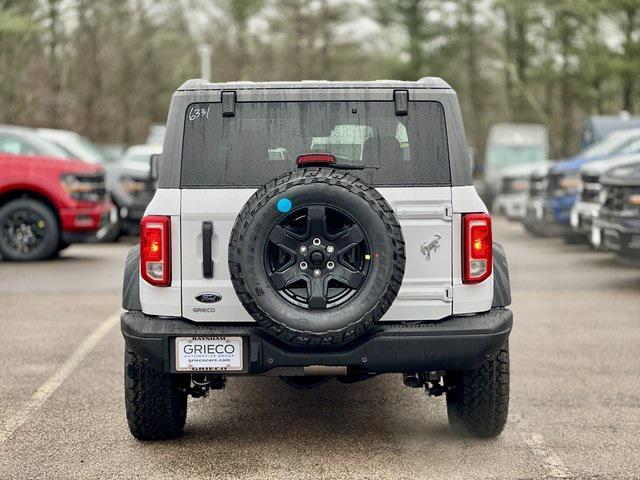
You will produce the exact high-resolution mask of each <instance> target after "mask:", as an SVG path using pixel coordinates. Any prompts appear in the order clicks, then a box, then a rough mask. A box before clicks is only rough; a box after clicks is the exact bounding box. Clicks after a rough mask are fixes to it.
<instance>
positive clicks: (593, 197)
mask: <svg viewBox="0 0 640 480" xmlns="http://www.w3.org/2000/svg"><path fill="white" fill-rule="evenodd" d="M637 162H640V154H637V153H636V154H631V155H621V156H614V157H612V158H608V159H605V160H599V161H597V162H589V163H586V164H585V165H583V166H582V167H580V180H581V182H580V183H581V187H580V192H579V194H578V201H577V202H576V204H575V205H574V206H573V208H572V210H571V220H570V223H571V228H573V230H574V231H575V232H577V233H580V234H582V235H584V236H585V237H587V238H589V239H591V238H592V236H593V219H594V218H595V217H597V216H598V214H599V211H600V207H601V203H600V192H601V191H602V186H601V184H600V176H601V175H602V174H603V173H605V172H607V171H608V170H611V169H612V168H616V167H622V166H625V165H631V164H634V163H637ZM594 246H595V245H594Z"/></svg>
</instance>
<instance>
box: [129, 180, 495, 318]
mask: <svg viewBox="0 0 640 480" xmlns="http://www.w3.org/2000/svg"><path fill="white" fill-rule="evenodd" d="M254 191H255V190H254V189H182V190H179V189H159V190H158V191H157V192H156V195H155V197H154V199H153V201H152V202H151V204H150V205H149V207H148V208H147V211H146V215H170V216H171V217H172V221H171V240H172V283H171V286H170V287H153V286H151V285H149V284H147V283H146V282H145V281H144V280H142V279H140V300H141V304H142V310H143V311H144V312H145V313H147V314H152V315H162V316H183V317H185V318H188V319H190V320H193V321H196V322H253V319H252V318H251V317H250V316H249V314H248V313H247V312H246V310H245V309H244V308H243V307H242V305H241V303H240V301H239V299H238V297H237V296H236V294H235V291H234V289H233V285H232V284H231V279H230V274H229V268H228V258H227V248H228V243H229V237H230V234H231V229H232V228H233V224H234V222H235V219H236V217H237V216H238V214H239V212H240V210H241V209H242V207H243V205H244V204H245V202H246V201H247V200H248V198H249V197H250V196H251V195H252V194H253V193H254ZM379 192H380V193H381V194H382V195H383V196H384V197H385V199H386V200H387V202H389V204H390V205H391V207H392V208H393V210H394V211H395V214H396V216H397V218H398V220H399V221H400V225H401V226H402V231H403V235H404V240H405V244H406V256H407V261H406V269H405V275H404V279H403V282H402V286H401V288H400V292H399V294H398V298H397V299H396V300H395V302H394V303H393V305H392V306H391V308H390V309H389V311H388V312H387V313H386V314H385V315H384V317H383V318H382V319H381V321H410V320H416V321H420V320H438V319H441V318H444V317H447V316H449V315H451V314H453V313H459V314H464V313H476V312H481V311H486V310H488V309H489V308H490V307H491V301H492V295H493V277H489V278H488V279H487V280H485V281H484V282H482V283H480V284H478V285H464V284H463V283H462V268H461V265H462V246H461V245H462V243H461V242H462V230H461V217H462V216H461V214H462V213H466V212H486V207H485V206H484V204H483V203H482V201H481V200H480V197H479V196H478V195H477V193H476V191H475V189H474V187H473V186H469V187H453V188H451V187H413V188H406V187H403V188H380V189H379ZM205 221H208V222H212V224H213V238H212V246H211V247H212V250H211V251H212V258H213V262H214V275H213V278H211V279H205V278H204V277H203V273H202V223H203V222H205ZM438 237H439V238H438ZM434 239H436V240H437V243H438V247H437V249H433V250H431V252H430V256H431V258H430V259H429V260H428V259H427V258H426V255H425V253H424V249H422V248H421V247H422V246H423V245H424V244H425V243H429V242H431V241H432V240H434ZM210 292H215V293H218V294H220V295H221V296H222V300H221V301H219V302H218V303H215V304H202V303H199V302H198V301H197V300H195V297H196V296H197V295H199V294H201V293H210Z"/></svg>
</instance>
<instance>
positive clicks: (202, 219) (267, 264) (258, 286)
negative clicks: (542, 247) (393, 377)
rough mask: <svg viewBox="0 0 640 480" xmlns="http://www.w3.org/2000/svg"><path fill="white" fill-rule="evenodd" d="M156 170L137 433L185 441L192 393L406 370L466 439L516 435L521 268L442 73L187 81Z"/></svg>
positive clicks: (133, 414) (131, 300)
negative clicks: (499, 234)
mask: <svg viewBox="0 0 640 480" xmlns="http://www.w3.org/2000/svg"><path fill="white" fill-rule="evenodd" d="M152 170H154V169H152ZM157 177H158V178H157V180H158V189H157V192H156V193H155V196H154V198H153V200H152V201H151V203H150V205H149V206H148V208H147V210H146V212H145V216H144V218H143V219H142V223H141V243H140V246H139V247H135V248H133V249H132V250H131V251H130V252H129V256H128V258H127V264H126V266H125V273H124V287H123V307H124V309H125V310H126V311H125V312H124V313H123V315H122V333H123V335H124V338H125V341H126V351H125V395H126V411H127V420H128V423H129V427H130V429H131V432H132V434H133V435H134V436H135V437H136V438H139V439H165V438H172V437H175V436H177V435H179V434H180V433H181V432H182V431H183V429H184V425H185V419H186V410H187V397H188V395H192V396H194V397H199V396H203V395H205V394H207V393H208V391H209V390H211V389H221V388H224V386H225V382H226V381H227V379H228V378H236V377H241V376H245V375H270V376H277V377H280V378H282V379H283V380H284V381H285V382H287V383H288V384H290V385H292V386H294V387H299V388H309V387H312V386H315V385H318V384H319V383H321V382H323V381H327V380H337V381H340V382H343V383H351V382H355V381H359V380H365V379H367V378H370V377H371V376H373V375H377V374H383V373H398V374H401V375H402V379H403V382H404V384H405V385H406V386H408V387H412V388H424V389H425V390H426V392H427V393H428V394H430V395H442V394H446V401H447V411H448V416H449V423H450V425H451V426H452V427H454V428H455V429H457V430H459V431H461V432H467V433H468V434H471V435H476V436H480V437H491V436H495V435H497V434H499V433H500V432H501V431H502V429H503V427H504V424H505V421H506V418H507V409H508V402H509V356H508V355H509V353H508V352H509V347H508V337H509V333H510V331H511V325H512V314H511V311H510V310H508V309H507V308H506V307H507V306H508V305H509V304H510V289H509V278H508V272H507V264H506V258H505V255H504V251H503V249H502V248H501V247H500V246H499V245H497V244H495V243H492V235H491V218H490V217H489V215H488V214H487V209H486V207H485V205H484V204H483V203H482V201H481V200H480V198H479V197H478V195H477V194H476V191H475V189H474V187H473V185H472V178H471V166H470V161H469V155H468V150H467V145H466V141H465V134H464V129H463V126H462V119H461V114H460V108H459V105H458V100H457V97H456V94H455V92H454V91H453V90H452V89H451V87H450V86H449V85H447V84H446V83H445V82H444V81H442V80H440V79H438V78H424V79H422V80H420V81H417V82H398V81H376V82H306V81H304V82H295V83H283V82H277V83H252V82H238V83H224V84H215V83H208V82H205V81H202V80H189V81H187V82H186V83H185V84H184V85H182V86H181V87H180V88H179V89H178V91H177V92H176V93H175V94H174V95H173V98H172V101H171V108H170V111H169V118H168V124H167V134H166V137H165V140H164V145H163V153H162V158H161V161H160V162H159V165H158V175H157Z"/></svg>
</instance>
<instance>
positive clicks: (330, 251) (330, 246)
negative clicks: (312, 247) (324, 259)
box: [327, 245, 335, 253]
mask: <svg viewBox="0 0 640 480" xmlns="http://www.w3.org/2000/svg"><path fill="white" fill-rule="evenodd" d="M334 250H335V248H334V247H333V245H329V246H328V247H327V253H333V251H334Z"/></svg>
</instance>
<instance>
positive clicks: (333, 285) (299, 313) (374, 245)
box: [229, 168, 405, 345]
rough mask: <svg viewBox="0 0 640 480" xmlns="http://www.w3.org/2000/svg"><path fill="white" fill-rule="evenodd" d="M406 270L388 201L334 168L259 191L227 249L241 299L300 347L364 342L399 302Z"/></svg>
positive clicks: (301, 173) (260, 320) (267, 326)
mask: <svg viewBox="0 0 640 480" xmlns="http://www.w3.org/2000/svg"><path fill="white" fill-rule="evenodd" d="M404 269H405V246H404V240H403V238H402V231H401V228H400V224H399V223H398V220H397V219H396V217H395V215H394V214H393V210H392V209H391V207H390V206H389V204H388V203H387V202H386V201H385V200H384V198H382V196H381V195H380V194H379V193H378V192H377V191H376V190H375V189H374V188H373V187H371V186H369V185H366V184H365V183H364V182H363V181H362V180H360V179H359V178H356V177H355V176H353V175H351V174H349V173H347V172H345V171H341V170H336V169H330V168H306V169H302V170H298V171H294V172H289V173H286V174H284V175H281V176H279V177H277V178H276V179H274V180H272V181H270V182H269V183H268V184H266V185H265V186H263V187H261V188H259V189H258V191H257V192H256V193H255V194H254V195H252V196H251V198H250V199H249V200H248V201H247V203H246V204H245V205H244V207H243V208H242V210H241V212H240V214H239V215H238V218H237V219H236V222H235V224H234V227H233V230H232V232H231V239H230V242H229V270H230V272H231V281H232V282H233V286H234V289H235V291H236V293H237V295H238V298H239V299H240V301H241V302H242V304H243V305H244V307H245V309H246V310H247V312H249V314H250V315H251V316H252V317H253V318H254V319H255V320H256V322H257V324H258V325H259V326H260V327H261V328H262V329H263V330H265V331H267V332H269V333H270V334H271V335H274V336H276V337H278V338H280V339H281V340H282V341H283V342H285V343H288V344H293V345H330V344H340V343H346V342H348V341H351V340H353V339H355V338H357V337H359V336H361V335H363V334H364V333H365V332H367V331H368V330H369V329H370V328H371V327H372V326H373V324H374V322H376V321H377V320H379V319H380V318H381V317H382V316H383V315H384V313H385V312H386V311H387V310H388V309H389V307H390V306H391V304H392V302H393V301H394V300H395V298H396V295H397V294H398V290H399V289H400V284H401V283H402V277H403V275H404Z"/></svg>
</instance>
